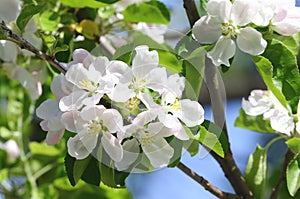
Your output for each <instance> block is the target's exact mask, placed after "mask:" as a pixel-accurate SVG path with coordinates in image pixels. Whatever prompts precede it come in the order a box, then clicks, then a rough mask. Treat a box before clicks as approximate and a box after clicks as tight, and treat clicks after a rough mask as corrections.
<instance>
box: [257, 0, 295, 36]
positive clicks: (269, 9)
mask: <svg viewBox="0 0 300 199" xmlns="http://www.w3.org/2000/svg"><path fill="white" fill-rule="evenodd" d="M256 3H257V4H259V5H260V6H259V7H258V13H257V14H256V15H255V17H254V18H253V19H252V22H253V23H255V24H256V25H259V26H267V25H269V24H270V25H271V27H272V29H273V30H275V31H276V32H278V33H279V34H282V35H293V34H295V33H297V32H300V8H299V7H296V6H295V1H294V0H273V1H268V0H257V2H256Z"/></svg>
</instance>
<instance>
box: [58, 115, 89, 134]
mask: <svg viewBox="0 0 300 199" xmlns="http://www.w3.org/2000/svg"><path fill="white" fill-rule="evenodd" d="M61 121H62V123H63V124H64V126H65V128H66V129H67V130H68V131H71V132H79V131H81V130H82V126H83V124H84V121H83V120H82V118H81V117H80V116H79V111H69V112H65V113H63V114H62V115H61Z"/></svg>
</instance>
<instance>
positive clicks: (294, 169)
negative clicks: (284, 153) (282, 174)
mask: <svg viewBox="0 0 300 199" xmlns="http://www.w3.org/2000/svg"><path fill="white" fill-rule="evenodd" d="M286 181H287V187H288V190H289V193H290V194H291V196H295V194H296V193H297V191H298V189H299V187H300V155H299V153H298V154H297V155H296V156H295V157H294V158H293V159H292V160H291V161H290V163H289V164H288V167H287V170H286Z"/></svg>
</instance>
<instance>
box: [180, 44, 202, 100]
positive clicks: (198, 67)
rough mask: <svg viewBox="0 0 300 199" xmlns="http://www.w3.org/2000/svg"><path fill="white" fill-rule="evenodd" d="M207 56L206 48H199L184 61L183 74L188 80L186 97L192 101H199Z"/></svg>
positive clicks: (185, 91)
mask: <svg viewBox="0 0 300 199" xmlns="http://www.w3.org/2000/svg"><path fill="white" fill-rule="evenodd" d="M205 54H206V50H205V49H204V47H201V48H197V49H196V50H194V51H193V52H192V53H191V54H190V56H188V57H187V58H186V59H185V60H184V61H183V74H184V76H185V79H186V86H185V90H184V96H185V97H187V98H189V99H192V100H197V99H198V96H199V94H200V88H201V85H202V80H203V76H204V68H205Z"/></svg>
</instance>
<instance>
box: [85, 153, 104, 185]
mask: <svg viewBox="0 0 300 199" xmlns="http://www.w3.org/2000/svg"><path fill="white" fill-rule="evenodd" d="M81 179H82V180H83V181H85V182H86V183H89V184H92V185H96V186H99V185H100V182H101V174H100V171H99V162H98V160H97V159H96V158H94V157H92V158H91V159H90V162H89V164H88V165H87V167H86V169H85V171H84V172H83V174H82V176H81Z"/></svg>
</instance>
